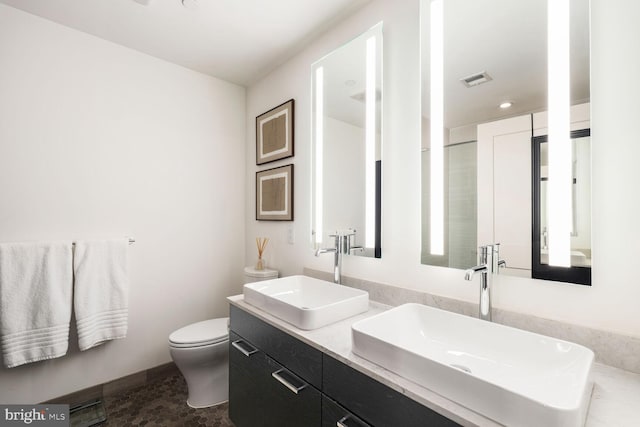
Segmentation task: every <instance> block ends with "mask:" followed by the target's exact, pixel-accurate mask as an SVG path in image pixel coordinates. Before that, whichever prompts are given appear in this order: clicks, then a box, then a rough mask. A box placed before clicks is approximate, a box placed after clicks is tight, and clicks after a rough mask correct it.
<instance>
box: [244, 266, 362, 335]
mask: <svg viewBox="0 0 640 427" xmlns="http://www.w3.org/2000/svg"><path fill="white" fill-rule="evenodd" d="M244 300H245V301H246V302H247V303H249V304H251V305H253V306H256V307H258V308H260V309H262V310H264V311H266V312H268V313H269V314H272V315H273V316H275V317H277V318H279V319H282V320H284V321H286V322H289V323H291V324H292V325H294V326H296V327H298V328H300V329H306V330H310V329H317V328H320V327H322V326H326V325H328V324H330V323H334V322H337V321H339V320H343V319H346V318H347V317H351V316H355V315H356V314H360V313H364V312H365V311H367V310H369V293H368V292H366V291H362V290H360V289H355V288H350V287H347V286H342V285H336V284H335V283H331V282H327V281H325V280H319V279H314V278H312V277H307V276H289V277H283V278H281V279H273V280H266V281H263V282H255V283H248V284H246V285H244Z"/></svg>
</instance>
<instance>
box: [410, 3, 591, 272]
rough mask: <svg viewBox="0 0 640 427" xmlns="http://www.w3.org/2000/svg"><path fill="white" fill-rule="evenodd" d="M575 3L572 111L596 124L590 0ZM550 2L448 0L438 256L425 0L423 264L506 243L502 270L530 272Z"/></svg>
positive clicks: (468, 257) (583, 124)
mask: <svg viewBox="0 0 640 427" xmlns="http://www.w3.org/2000/svg"><path fill="white" fill-rule="evenodd" d="M570 3H571V18H570V19H571V22H570V34H571V35H570V38H571V40H570V46H571V47H570V52H571V53H570V67H571V76H570V79H571V100H570V102H571V105H572V114H573V111H578V112H579V115H580V117H579V118H577V116H576V117H575V118H574V117H573V116H572V118H571V121H572V124H571V128H572V129H581V128H589V127H590V123H589V108H590V104H589V101H590V90H589V81H590V78H589V10H590V5H589V0H571V1H570ZM547 4H548V3H547V0H518V1H512V0H446V1H444V2H443V6H444V12H443V15H444V16H443V27H444V35H443V37H444V55H443V56H444V65H443V67H444V81H443V89H444V115H443V117H444V123H443V128H444V129H443V130H444V138H443V139H444V140H443V145H444V150H443V155H444V165H443V166H444V168H443V172H444V177H443V178H444V179H443V180H444V198H445V200H444V236H445V242H444V246H445V253H444V255H433V254H432V253H431V252H430V248H429V243H430V240H429V238H430V232H431V231H430V228H429V224H430V216H429V211H430V191H429V183H430V179H431V178H430V176H429V175H430V164H429V160H430V152H431V142H430V141H429V137H430V132H429V128H430V126H431V122H430V116H431V114H430V111H429V108H430V104H429V100H430V93H429V92H430V90H429V89H430V88H429V82H430V72H429V70H430V67H429V64H430V61H431V58H430V55H431V52H430V50H429V46H430V34H429V19H430V5H431V0H422V1H421V70H422V145H421V151H422V183H421V184H422V254H421V261H422V263H424V264H429V265H439V266H445V267H452V268H461V269H466V268H469V267H472V266H474V265H476V264H477V263H478V258H477V248H478V246H480V245H486V244H491V243H501V246H500V247H501V254H500V255H501V258H504V259H505V260H506V261H507V268H506V269H504V270H502V273H501V274H505V273H506V274H511V275H518V276H523V277H532V262H533V259H532V258H533V250H534V248H533V239H532V226H533V218H532V183H533V170H532V167H531V162H532V139H531V138H532V136H534V135H543V134H547V133H548V130H547V128H546V127H547V118H546V115H545V114H546V113H545V112H546V111H547V98H548V97H547V12H548V10H547ZM583 106H584V107H583ZM585 111H586V117H585V114H584V112H585ZM534 117H535V118H536V120H535V121H534ZM578 122H580V123H578ZM577 126H579V127H577ZM474 150H475V153H474ZM498 167H499V168H500V169H496V168H498ZM512 173H515V174H516V175H515V176H512V175H511V174H512ZM495 194H498V196H497V197H495V196H494V195H495ZM576 215H577V217H576V218H575V220H574V222H576V221H578V222H579V221H582V219H581V217H580V215H582V214H581V213H579V212H576ZM584 220H585V221H586V220H587V219H584ZM588 221H590V217H589V218H588Z"/></svg>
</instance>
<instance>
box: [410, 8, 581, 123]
mask: <svg viewBox="0 0 640 427" xmlns="http://www.w3.org/2000/svg"><path fill="white" fill-rule="evenodd" d="M424 2H425V0H423V3H424ZM546 4H547V1H546V0H518V1H514V0H446V1H445V2H444V6H445V7H444V76H445V77H444V97H445V98H444V110H445V111H444V118H445V127H447V128H449V129H451V128H455V127H459V126H465V125H472V124H477V123H483V122H486V121H492V120H497V119H500V118H504V117H510V116H517V115H521V114H525V113H530V112H535V111H542V110H546V108H547V22H546V20H547V7H546ZM570 4H571V26H570V29H571V103H572V104H577V103H581V102H586V101H589V97H590V94H589V81H590V80H589V74H590V73H589V65H590V58H589V0H571V2H570ZM424 11H425V9H423V12H424ZM423 19H424V18H423ZM427 22H428V21H427ZM425 30H426V31H425ZM428 37H429V31H428V27H427V28H423V29H422V58H423V64H422V84H423V88H424V90H423V100H422V102H423V106H425V108H424V109H423V112H424V113H425V116H427V117H428V108H429V63H428V61H429V40H428ZM483 71H484V72H487V73H488V74H489V75H490V76H491V77H492V78H493V80H491V81H489V82H487V83H483V84H481V85H479V86H475V87H471V88H467V87H465V86H464V85H463V84H462V82H460V79H462V78H465V77H467V76H470V75H472V74H476V73H480V72H483ZM503 101H511V102H513V106H512V107H511V108H509V109H507V110H501V109H500V108H498V105H499V104H500V103H501V102H503Z"/></svg>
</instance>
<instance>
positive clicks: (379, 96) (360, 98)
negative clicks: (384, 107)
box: [351, 89, 382, 102]
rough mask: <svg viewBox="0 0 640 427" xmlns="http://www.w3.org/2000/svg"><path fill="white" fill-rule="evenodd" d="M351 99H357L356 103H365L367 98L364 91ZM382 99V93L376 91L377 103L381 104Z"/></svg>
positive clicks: (355, 94)
mask: <svg viewBox="0 0 640 427" xmlns="http://www.w3.org/2000/svg"><path fill="white" fill-rule="evenodd" d="M351 98H352V99H355V100H356V101H360V102H365V101H366V98H367V96H366V94H365V92H364V91H362V92H356V93H354V94H352V95H351ZM381 99H382V93H381V92H380V89H376V102H379V101H380V100H381Z"/></svg>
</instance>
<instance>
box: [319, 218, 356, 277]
mask: <svg viewBox="0 0 640 427" xmlns="http://www.w3.org/2000/svg"><path fill="white" fill-rule="evenodd" d="M355 233H356V231H355V230H346V231H336V233H335V234H330V235H329V237H333V238H334V246H333V247H332V248H320V249H318V250H317V251H316V256H320V254H325V253H329V252H333V282H334V283H337V284H341V283H342V254H347V255H348V254H349V253H350V252H351V237H352V236H355Z"/></svg>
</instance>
